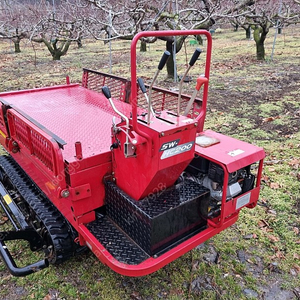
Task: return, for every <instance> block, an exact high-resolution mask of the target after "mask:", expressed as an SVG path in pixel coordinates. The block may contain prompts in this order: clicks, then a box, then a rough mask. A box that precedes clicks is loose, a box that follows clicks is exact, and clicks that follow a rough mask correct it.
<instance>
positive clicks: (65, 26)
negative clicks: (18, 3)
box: [30, 1, 88, 60]
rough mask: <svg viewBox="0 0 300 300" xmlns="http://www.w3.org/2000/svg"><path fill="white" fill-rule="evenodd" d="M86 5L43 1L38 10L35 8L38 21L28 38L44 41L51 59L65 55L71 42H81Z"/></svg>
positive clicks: (39, 41)
mask: <svg viewBox="0 0 300 300" xmlns="http://www.w3.org/2000/svg"><path fill="white" fill-rule="evenodd" d="M87 13H88V12H87V10H86V7H79V6H77V5H74V3H72V2H70V1H64V2H61V3H60V4H59V5H57V6H52V5H50V4H49V3H47V2H44V6H43V8H42V9H40V10H35V14H36V16H38V18H39V21H38V22H37V24H36V26H35V28H34V30H33V31H32V33H31V36H30V39H31V40H32V41H34V42H38V43H44V44H45V45H46V47H47V49H48V50H49V52H50V54H51V56H52V58H53V60H60V58H61V57H62V56H63V55H66V54H67V52H68V50H69V47H70V45H71V43H72V42H74V41H76V42H77V43H79V44H80V43H81V41H82V38H84V36H85V30H84V29H85V27H84V23H85V19H86V18H87Z"/></svg>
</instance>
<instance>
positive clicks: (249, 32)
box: [245, 26, 251, 40]
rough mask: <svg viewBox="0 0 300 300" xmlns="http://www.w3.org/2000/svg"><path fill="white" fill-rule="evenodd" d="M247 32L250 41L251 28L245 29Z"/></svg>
mask: <svg viewBox="0 0 300 300" xmlns="http://www.w3.org/2000/svg"><path fill="white" fill-rule="evenodd" d="M245 31H246V39H248V40H250V38H251V27H250V26H248V27H247V28H246V29H245Z"/></svg>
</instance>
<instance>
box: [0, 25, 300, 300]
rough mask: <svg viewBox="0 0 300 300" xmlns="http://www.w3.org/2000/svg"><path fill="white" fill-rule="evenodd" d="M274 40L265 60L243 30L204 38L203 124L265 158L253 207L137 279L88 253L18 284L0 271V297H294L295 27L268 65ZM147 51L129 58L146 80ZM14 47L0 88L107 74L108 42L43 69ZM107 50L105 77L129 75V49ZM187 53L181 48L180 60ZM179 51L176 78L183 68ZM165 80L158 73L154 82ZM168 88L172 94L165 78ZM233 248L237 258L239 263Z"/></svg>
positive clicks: (25, 48)
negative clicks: (214, 256) (206, 90)
mask: <svg viewBox="0 0 300 300" xmlns="http://www.w3.org/2000/svg"><path fill="white" fill-rule="evenodd" d="M273 33H274V32H272V31H271V32H270V34H269V35H268V38H267V40H266V53H267V58H268V59H267V61H266V62H257V61H256V60H255V45H254V42H253V41H249V40H245V39H244V35H245V34H244V32H243V31H238V32H233V31H231V30H225V31H223V32H222V33H221V34H215V35H214V36H213V57H212V67H211V78H210V96H209V103H208V111H207V118H206V125H205V127H206V128H211V129H213V130H216V131H218V132H221V133H223V134H227V135H230V136H233V137H236V138H239V139H242V140H245V141H248V142H251V143H254V144H256V145H258V146H262V147H264V149H265V151H266V154H267V157H266V159H265V167H264V174H263V185H262V190H261V196H260V200H259V205H258V206H257V207H256V208H254V209H244V210H242V211H241V213H240V217H239V220H238V222H237V223H236V224H234V225H233V226H232V227H231V228H228V229H227V230H225V231H223V232H221V233H220V234H218V235H217V236H215V237H213V238H212V239H211V240H209V241H207V242H206V243H205V244H204V245H203V247H201V248H199V249H194V250H192V251H191V252H189V253H187V254H186V255H184V256H182V257H181V258H179V259H178V260H176V261H174V262H172V263H170V264H169V265H167V266H166V267H164V268H162V269H161V270H159V271H157V272H156V273H154V274H151V275H148V276H145V277H143V278H127V277H124V276H121V275H118V274H116V273H114V272H112V271H111V270H110V269H109V268H108V267H106V266H104V265H102V264H101V263H100V262H99V261H98V260H97V259H96V258H95V257H94V256H93V255H92V254H91V253H86V254H83V255H82V256H80V257H75V258H72V259H71V260H69V261H68V262H66V263H64V264H62V265H59V266H51V267H50V268H48V269H45V270H43V271H41V272H39V273H36V274H32V275H30V276H28V277H25V278H14V277H11V276H10V275H9V274H8V272H7V271H6V269H5V268H4V266H3V264H0V283H1V290H0V298H3V299H51V297H52V298H53V299H162V298H163V299H247V297H248V296H246V294H245V292H244V290H245V289H251V290H253V291H255V292H257V294H258V297H259V298H260V299H261V298H263V294H264V291H266V290H267V291H268V289H270V286H271V285H274V284H275V283H276V282H277V283H276V284H277V285H278V286H279V287H280V288H282V289H284V290H285V291H286V292H289V293H290V295H292V296H293V295H295V294H293V291H295V289H296V288H297V287H298V288H299V279H300V275H299V274H300V272H299V266H300V261H299V255H300V236H299V232H298V231H299V229H300V217H299V214H300V188H299V176H300V175H299V174H300V171H299V151H300V142H299V141H300V133H299V130H300V122H299V118H300V102H299V98H300V77H299V75H298V73H299V70H298V68H299V66H295V62H296V61H299V58H300V50H299V49H300V42H299V41H300V39H299V37H300V33H299V27H298V28H290V29H287V30H286V29H285V30H284V34H282V35H278V37H277V41H276V47H275V56H274V60H273V61H271V60H270V56H271V50H272V45H273ZM156 46H158V48H159V50H160V51H159V52H158V51H155V50H154V45H150V51H148V52H146V53H138V55H137V57H138V62H137V68H138V71H139V74H140V75H141V76H143V77H144V78H145V79H147V80H149V79H150V78H152V76H153V74H154V73H155V69H156V67H157V63H158V57H160V55H161V53H162V50H163V49H164V43H158V44H157V45H156ZM21 49H22V53H20V54H14V53H12V49H11V46H10V44H9V43H6V42H3V41H1V43H0V52H1V54H2V57H3V59H2V60H1V63H0V75H1V76H0V91H8V90H17V89H26V88H34V87H41V86H47V85H56V84H62V83H64V82H65V76H66V75H70V78H71V81H72V82H80V80H81V68H82V67H91V68H92V69H95V70H101V71H104V72H109V59H110V57H109V45H108V44H106V45H104V44H103V43H100V42H95V41H87V42H86V44H85V45H84V48H82V49H77V48H76V47H75V45H73V46H72V47H71V49H70V51H69V52H68V54H67V55H66V56H65V57H63V58H62V60H61V61H59V62H52V61H51V57H50V54H49V53H48V52H47V50H46V49H44V48H43V47H42V46H41V45H34V48H33V47H32V45H31V44H23V45H22V48H21ZM113 49H114V51H113V53H112V61H113V67H112V71H113V73H116V74H117V75H120V76H123V77H128V76H129V67H128V61H129V51H128V50H129V43H128V42H119V41H116V42H114V43H113ZM148 50H149V49H148ZM181 52H182V51H181ZM192 52H193V47H190V46H189V45H187V56H188V57H190V55H191V53H192ZM182 54H183V56H182V58H179V59H180V60H179V62H178V68H179V73H180V74H181V73H182V70H184V67H185V64H186V57H185V55H184V51H183V52H182ZM204 59H205V53H202V54H201V59H200V60H199V62H197V67H198V68H195V69H193V70H192V73H191V75H192V76H193V77H194V78H195V77H196V76H197V74H199V73H203V70H202V68H203V61H204ZM165 79H166V78H165V73H164V72H162V74H161V75H160V76H159V79H158V80H159V82H163V81H165ZM194 84H195V83H194V82H192V83H190V84H189V85H186V86H185V88H186V90H187V91H192V90H193V88H194ZM168 85H169V87H170V88H177V84H176V83H173V82H172V81H170V80H168ZM297 160H298V162H297ZM0 216H1V214H0ZM247 236H248V237H249V236H250V238H247ZM12 247H13V249H14V251H20V249H21V250H22V252H20V258H21V261H23V260H34V254H32V253H30V252H28V251H27V250H26V247H25V246H24V245H23V246H16V245H14V244H12ZM212 247H213V249H215V251H216V252H218V254H219V259H218V263H217V264H216V263H214V262H211V261H207V260H206V259H205V255H206V254H209V253H211V249H212ZM238 251H242V252H243V253H244V255H245V261H244V262H242V261H241V260H240V259H239V258H238V255H237V253H238ZM24 262H25V261H24ZM275 296H276V294H274V298H275ZM55 297H56V298H55Z"/></svg>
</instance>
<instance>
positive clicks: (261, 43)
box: [253, 25, 269, 60]
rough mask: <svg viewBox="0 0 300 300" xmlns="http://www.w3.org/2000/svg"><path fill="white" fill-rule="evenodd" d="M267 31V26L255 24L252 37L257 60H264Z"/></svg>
mask: <svg viewBox="0 0 300 300" xmlns="http://www.w3.org/2000/svg"><path fill="white" fill-rule="evenodd" d="M268 32H269V27H268V26H267V25H266V26H264V27H261V26H255V28H254V32H253V37H254V40H255V43H256V58H257V60H265V39H266V37H267V34H268Z"/></svg>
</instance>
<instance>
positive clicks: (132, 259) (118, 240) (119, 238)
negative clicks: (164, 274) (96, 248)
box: [87, 216, 149, 265]
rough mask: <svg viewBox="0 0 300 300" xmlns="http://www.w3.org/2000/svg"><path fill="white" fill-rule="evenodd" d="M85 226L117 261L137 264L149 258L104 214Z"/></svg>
mask: <svg viewBox="0 0 300 300" xmlns="http://www.w3.org/2000/svg"><path fill="white" fill-rule="evenodd" d="M87 227H88V229H89V230H90V231H91V233H92V234H93V235H94V236H95V237H96V238H97V239H98V241H99V242H100V243H101V244H102V245H103V246H104V247H105V248H106V249H107V251H108V252H109V253H110V254H111V255H112V256H113V257H114V258H115V259H117V260H118V261H119V262H122V263H126V264H129V265H137V264H139V263H141V262H143V261H144V260H146V259H147V258H149V255H147V254H146V253H145V252H144V251H143V250H142V249H141V248H140V247H138V246H137V245H136V244H135V243H133V242H132V241H131V240H130V239H129V238H128V237H127V236H126V235H125V234H124V233H123V232H121V231H120V230H119V229H118V228H117V227H116V226H115V225H114V224H113V222H112V221H110V220H109V219H108V218H107V217H106V216H99V217H97V219H96V220H95V221H94V222H91V223H89V224H88V225H87Z"/></svg>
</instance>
